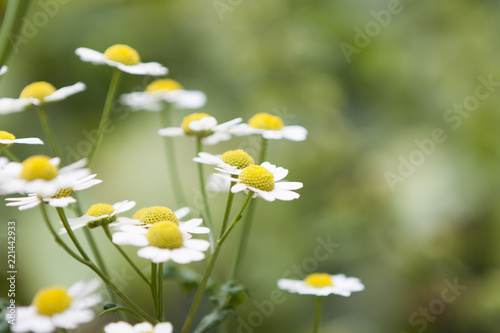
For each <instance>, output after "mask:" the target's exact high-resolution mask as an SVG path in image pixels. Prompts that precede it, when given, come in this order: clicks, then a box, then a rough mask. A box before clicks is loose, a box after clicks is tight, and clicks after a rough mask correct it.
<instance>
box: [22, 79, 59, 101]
mask: <svg viewBox="0 0 500 333" xmlns="http://www.w3.org/2000/svg"><path fill="white" fill-rule="evenodd" d="M55 91H56V88H55V87H54V86H53V85H51V84H50V83H48V82H45V81H39V82H33V83H32V84H28V85H27V86H26V87H25V88H24V89H23V91H21V96H20V98H36V99H39V100H40V101H42V102H43V100H44V98H45V97H47V96H49V95H52V94H53V93H54V92H55Z"/></svg>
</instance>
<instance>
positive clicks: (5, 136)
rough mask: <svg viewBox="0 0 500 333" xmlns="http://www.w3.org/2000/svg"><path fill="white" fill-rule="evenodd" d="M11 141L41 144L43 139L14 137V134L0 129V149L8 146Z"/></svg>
mask: <svg viewBox="0 0 500 333" xmlns="http://www.w3.org/2000/svg"><path fill="white" fill-rule="evenodd" d="M13 143H21V144H26V145H43V141H42V140H40V139H39V138H24V139H16V137H15V136H14V134H12V133H9V132H6V131H0V150H2V149H3V148H8V147H10V146H11V145H12V144H13Z"/></svg>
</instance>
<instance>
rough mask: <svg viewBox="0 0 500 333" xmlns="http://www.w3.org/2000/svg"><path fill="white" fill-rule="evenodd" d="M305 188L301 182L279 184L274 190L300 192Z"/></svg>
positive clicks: (276, 184) (275, 185)
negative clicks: (299, 190)
mask: <svg viewBox="0 0 500 333" xmlns="http://www.w3.org/2000/svg"><path fill="white" fill-rule="evenodd" d="M303 186H304V184H302V183H301V182H277V183H275V184H274V188H279V189H280V190H298V189H301V188H302V187H303Z"/></svg>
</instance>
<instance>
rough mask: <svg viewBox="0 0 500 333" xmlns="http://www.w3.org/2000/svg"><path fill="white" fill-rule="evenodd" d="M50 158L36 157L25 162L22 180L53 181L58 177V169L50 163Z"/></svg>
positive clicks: (21, 175)
mask: <svg viewBox="0 0 500 333" xmlns="http://www.w3.org/2000/svg"><path fill="white" fill-rule="evenodd" d="M49 160H50V157H48V156H43V155H35V156H31V157H28V158H27V159H26V160H24V162H23V170H22V171H21V174H20V175H19V177H20V178H22V179H25V180H28V181H31V180H35V179H45V180H51V179H54V178H56V176H57V167H56V166H54V165H52V164H50V163H49Z"/></svg>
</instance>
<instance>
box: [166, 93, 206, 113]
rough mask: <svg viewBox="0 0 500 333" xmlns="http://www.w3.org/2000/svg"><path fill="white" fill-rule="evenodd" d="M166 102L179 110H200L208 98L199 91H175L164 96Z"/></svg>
mask: <svg viewBox="0 0 500 333" xmlns="http://www.w3.org/2000/svg"><path fill="white" fill-rule="evenodd" d="M163 98H164V100H165V101H167V102H170V103H174V104H175V106H176V107H177V108H179V109H198V108H201V107H202V106H204V105H205V103H206V102H207V96H206V95H205V93H204V92H202V91H198V90H174V91H169V92H168V93H167V94H165V95H164V97H163Z"/></svg>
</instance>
